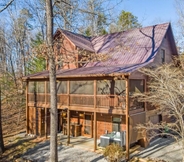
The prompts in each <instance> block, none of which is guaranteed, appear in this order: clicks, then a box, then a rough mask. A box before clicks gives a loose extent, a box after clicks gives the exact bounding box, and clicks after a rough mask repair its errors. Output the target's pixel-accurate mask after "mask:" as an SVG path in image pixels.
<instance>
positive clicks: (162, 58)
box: [160, 49, 165, 64]
mask: <svg viewBox="0 0 184 162" xmlns="http://www.w3.org/2000/svg"><path fill="white" fill-rule="evenodd" d="M160 53H161V61H162V64H163V63H165V50H164V49H161V52H160Z"/></svg>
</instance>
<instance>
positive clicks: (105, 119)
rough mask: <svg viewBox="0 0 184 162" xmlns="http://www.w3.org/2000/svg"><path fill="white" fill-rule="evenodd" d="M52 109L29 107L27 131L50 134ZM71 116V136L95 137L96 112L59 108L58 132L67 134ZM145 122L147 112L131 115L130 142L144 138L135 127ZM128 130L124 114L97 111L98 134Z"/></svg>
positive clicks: (41, 134)
mask: <svg viewBox="0 0 184 162" xmlns="http://www.w3.org/2000/svg"><path fill="white" fill-rule="evenodd" d="M49 110H50V109H49V108H41V107H40V108H38V107H28V114H29V116H28V119H27V121H28V123H27V133H28V134H35V135H38V136H48V135H49V134H50V111H49ZM67 118H69V125H70V136H72V137H78V136H84V137H89V138H94V134H95V125H94V124H95V117H94V112H84V111H74V110H70V111H69V116H68V110H66V109H58V132H62V133H63V134H64V135H67V128H68V127H67V124H68V123H67V121H68V119H67ZM144 122H145V112H141V113H137V114H132V115H130V120H129V138H130V142H131V143H133V142H136V141H138V140H140V139H141V138H143V136H142V134H141V133H139V132H138V131H137V130H136V129H134V127H135V126H136V124H137V123H144ZM114 131H115V132H122V131H126V116H125V115H124V114H110V113H96V136H97V139H99V138H100V136H102V135H104V134H107V133H111V132H114Z"/></svg>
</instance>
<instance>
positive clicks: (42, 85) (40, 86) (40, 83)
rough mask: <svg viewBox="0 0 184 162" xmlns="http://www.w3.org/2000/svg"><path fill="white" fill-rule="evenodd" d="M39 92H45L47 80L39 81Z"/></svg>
mask: <svg viewBox="0 0 184 162" xmlns="http://www.w3.org/2000/svg"><path fill="white" fill-rule="evenodd" d="M37 93H45V82H37Z"/></svg>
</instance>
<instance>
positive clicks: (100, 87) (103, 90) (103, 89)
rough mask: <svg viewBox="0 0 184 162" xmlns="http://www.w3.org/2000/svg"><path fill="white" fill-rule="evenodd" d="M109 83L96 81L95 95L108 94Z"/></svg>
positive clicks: (107, 81) (108, 81)
mask: <svg viewBox="0 0 184 162" xmlns="http://www.w3.org/2000/svg"><path fill="white" fill-rule="evenodd" d="M110 90H111V81H110V80H98V81H97V95H107V94H110Z"/></svg>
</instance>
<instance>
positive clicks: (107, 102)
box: [28, 93, 144, 110]
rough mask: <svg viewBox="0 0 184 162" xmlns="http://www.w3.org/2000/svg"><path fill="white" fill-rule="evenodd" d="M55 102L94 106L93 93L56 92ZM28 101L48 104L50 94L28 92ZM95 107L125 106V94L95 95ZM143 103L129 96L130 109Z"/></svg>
mask: <svg viewBox="0 0 184 162" xmlns="http://www.w3.org/2000/svg"><path fill="white" fill-rule="evenodd" d="M57 102H58V104H60V105H63V106H68V105H70V106H80V107H94V96H93V95H77V94H70V95H67V94H58V95H57ZM68 102H69V103H68ZM28 103H39V104H45V103H46V104H49V103H50V94H46V95H45V94H34V93H29V94H28ZM96 107H97V108H121V109H125V108H126V99H125V96H118V95H97V96H96ZM143 107H144V104H143V103H141V102H137V100H135V99H132V98H130V110H134V109H138V108H143Z"/></svg>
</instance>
